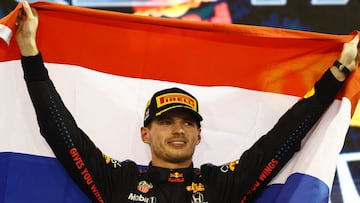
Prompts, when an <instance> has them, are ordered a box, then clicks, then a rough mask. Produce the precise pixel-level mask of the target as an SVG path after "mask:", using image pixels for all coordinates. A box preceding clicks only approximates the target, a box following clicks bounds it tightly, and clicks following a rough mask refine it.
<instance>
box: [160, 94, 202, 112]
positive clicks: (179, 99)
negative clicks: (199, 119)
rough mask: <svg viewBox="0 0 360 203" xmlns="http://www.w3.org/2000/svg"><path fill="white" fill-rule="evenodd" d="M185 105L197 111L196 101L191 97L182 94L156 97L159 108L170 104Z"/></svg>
mask: <svg viewBox="0 0 360 203" xmlns="http://www.w3.org/2000/svg"><path fill="white" fill-rule="evenodd" d="M179 103H180V104H184V105H187V106H189V107H191V108H192V109H193V110H194V111H197V103H196V100H195V99H194V98H192V97H190V96H189V95H186V94H182V93H168V94H163V95H160V96H158V97H156V105H157V108H160V107H162V106H165V105H168V104H179Z"/></svg>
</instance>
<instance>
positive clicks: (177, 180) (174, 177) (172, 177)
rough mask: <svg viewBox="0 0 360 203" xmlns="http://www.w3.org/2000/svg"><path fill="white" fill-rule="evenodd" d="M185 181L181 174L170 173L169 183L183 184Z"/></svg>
mask: <svg viewBox="0 0 360 203" xmlns="http://www.w3.org/2000/svg"><path fill="white" fill-rule="evenodd" d="M184 181H185V179H184V174H183V173H179V172H170V174H169V178H168V182H172V183H183V182H184Z"/></svg>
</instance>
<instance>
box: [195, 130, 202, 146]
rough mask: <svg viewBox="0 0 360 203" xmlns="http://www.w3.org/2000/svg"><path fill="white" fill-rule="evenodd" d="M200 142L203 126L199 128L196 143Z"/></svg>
mask: <svg viewBox="0 0 360 203" xmlns="http://www.w3.org/2000/svg"><path fill="white" fill-rule="evenodd" d="M200 142H201V128H199V130H198V137H197V141H196V145H198V144H200Z"/></svg>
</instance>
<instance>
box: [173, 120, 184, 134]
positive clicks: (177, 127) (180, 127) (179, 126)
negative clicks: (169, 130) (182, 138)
mask: <svg viewBox="0 0 360 203" xmlns="http://www.w3.org/2000/svg"><path fill="white" fill-rule="evenodd" d="M173 132H174V133H175V134H178V135H183V134H184V133H185V131H184V124H183V122H180V121H176V122H174V126H173Z"/></svg>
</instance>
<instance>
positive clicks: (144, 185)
mask: <svg viewBox="0 0 360 203" xmlns="http://www.w3.org/2000/svg"><path fill="white" fill-rule="evenodd" d="M151 188H153V185H152V184H151V183H148V182H146V181H145V180H142V181H140V182H139V183H138V186H137V189H138V190H139V191H140V192H142V193H147V192H149V190H150V189H151Z"/></svg>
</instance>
